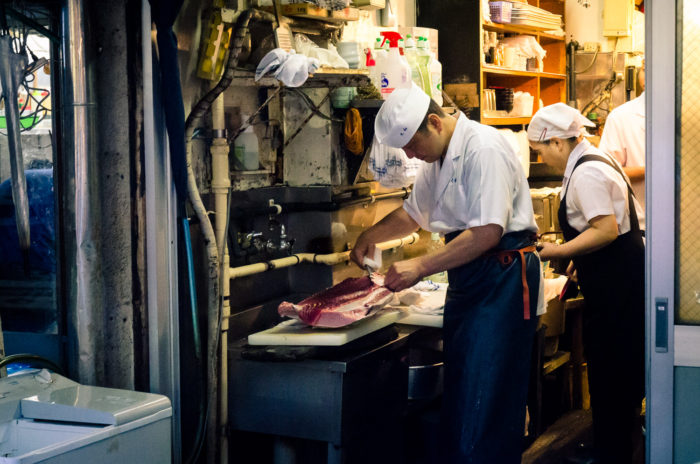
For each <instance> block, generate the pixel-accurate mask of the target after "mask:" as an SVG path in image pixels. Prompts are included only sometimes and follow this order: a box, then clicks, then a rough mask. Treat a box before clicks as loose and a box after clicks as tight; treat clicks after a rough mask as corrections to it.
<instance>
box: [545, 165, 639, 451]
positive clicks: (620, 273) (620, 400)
mask: <svg viewBox="0 0 700 464" xmlns="http://www.w3.org/2000/svg"><path fill="white" fill-rule="evenodd" d="M592 161H600V162H602V163H605V164H607V165H609V166H611V167H613V168H614V169H615V170H616V171H617V172H618V173H619V174H620V175H621V176H622V177H623V179H625V182H626V183H627V196H628V201H629V214H630V231H629V232H627V233H625V234H622V235H620V236H618V237H617V238H616V239H615V240H614V241H613V242H612V243H611V244H609V245H607V246H605V247H603V248H601V249H600V250H597V251H594V252H592V253H588V254H585V255H581V256H577V257H575V258H573V261H574V265H575V267H576V272H577V275H578V283H579V287H580V288H581V292H582V293H583V297H584V299H585V301H586V309H585V310H584V328H583V337H584V349H585V353H586V358H587V361H588V383H589V389H590V394H591V407H592V409H593V429H594V438H595V447H596V452H597V454H598V458H599V460H600V462H603V463H615V464H625V463H629V462H631V459H632V452H633V446H634V443H633V439H634V434H635V432H636V431H637V430H639V428H640V425H641V424H640V423H639V421H638V415H637V414H636V409H637V408H638V407H639V406H640V403H641V400H642V398H643V397H644V380H645V379H644V241H643V233H642V231H641V230H640V228H639V221H638V219H637V211H636V209H635V207H634V202H633V200H632V199H633V197H634V194H633V192H632V188H631V187H630V185H629V182H627V178H626V177H625V175H624V174H623V172H622V170H621V169H620V168H619V167H618V166H617V165H616V163H613V162H611V161H610V160H609V159H607V158H605V157H603V156H600V155H597V154H586V155H584V156H582V157H581V159H579V160H578V162H577V163H576V165H575V166H574V169H573V170H572V172H571V175H570V176H569V181H570V180H571V177H573V173H574V171H576V168H578V167H579V166H580V165H581V164H583V163H586V162H592ZM568 187H569V183H568V182H567V184H566V185H565V186H564V197H563V198H562V201H561V203H560V206H559V212H558V216H559V225H560V226H561V230H562V232H563V233H564V238H565V239H566V241H571V240H573V239H574V238H576V237H577V236H578V235H579V234H580V232H578V231H577V230H576V229H574V228H573V227H571V226H570V225H569V221H568V219H567V216H566V197H567V194H568Z"/></svg>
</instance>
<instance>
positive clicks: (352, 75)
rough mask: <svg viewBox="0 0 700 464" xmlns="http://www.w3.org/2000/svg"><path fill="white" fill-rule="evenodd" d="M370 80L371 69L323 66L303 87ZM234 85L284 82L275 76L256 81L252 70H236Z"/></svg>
mask: <svg viewBox="0 0 700 464" xmlns="http://www.w3.org/2000/svg"><path fill="white" fill-rule="evenodd" d="M369 82H370V80H369V71H367V70H366V69H340V68H326V67H321V68H319V69H317V70H316V72H315V73H313V74H310V75H309V78H308V79H307V81H306V82H305V83H304V84H303V86H302V87H357V86H360V85H366V84H368V83H369ZM232 85H234V86H258V87H281V86H283V85H284V84H282V82H280V81H278V80H277V79H275V78H273V77H269V76H266V77H263V78H262V79H260V80H259V81H257V82H256V81H255V73H254V72H252V71H244V70H240V71H235V72H234V74H233V83H232Z"/></svg>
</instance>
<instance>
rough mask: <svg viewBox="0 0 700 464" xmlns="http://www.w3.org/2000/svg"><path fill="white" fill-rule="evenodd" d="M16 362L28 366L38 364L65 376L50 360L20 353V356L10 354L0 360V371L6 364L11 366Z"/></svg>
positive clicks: (36, 355)
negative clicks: (28, 364)
mask: <svg viewBox="0 0 700 464" xmlns="http://www.w3.org/2000/svg"><path fill="white" fill-rule="evenodd" d="M16 362H29V363H30V364H32V365H34V364H39V365H43V366H46V367H48V368H49V369H51V370H52V371H54V372H55V373H57V374H61V375H65V374H64V373H63V369H61V368H60V367H59V366H58V365H57V364H55V363H54V362H53V361H51V360H50V359H46V358H44V357H42V356H39V355H38V354H31V353H20V354H11V355H9V356H5V357H4V358H2V359H0V369H2V368H3V367H5V366H7V365H8V364H13V363H16Z"/></svg>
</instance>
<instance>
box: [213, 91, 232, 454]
mask: <svg viewBox="0 0 700 464" xmlns="http://www.w3.org/2000/svg"><path fill="white" fill-rule="evenodd" d="M212 129H213V130H214V140H213V141H212V146H211V156H212V161H211V162H212V181H211V188H212V193H213V194H214V213H215V217H214V233H215V236H216V244H217V246H218V251H219V256H221V257H222V262H223V267H222V272H221V274H220V275H221V283H220V285H221V291H222V308H221V327H220V330H221V348H220V352H219V360H220V361H219V363H220V364H219V375H220V378H219V394H218V395H217V396H218V397H219V421H218V426H217V428H216V429H217V431H219V430H223V431H224V433H222V434H221V436H220V437H219V438H220V442H219V453H220V454H219V459H220V462H221V463H222V464H225V463H226V462H228V437H227V436H226V433H225V431H226V429H227V425H228V379H227V375H228V369H227V363H228V357H227V351H228V319H229V315H230V314H231V307H230V304H229V295H230V285H231V280H230V279H229V278H228V268H229V264H228V263H229V256H228V249H227V247H226V219H227V217H228V211H227V210H228V195H229V190H230V188H231V179H230V177H229V162H228V152H229V147H228V143H227V141H226V122H225V117H224V94H223V92H222V93H220V94H219V95H218V96H217V97H216V99H215V100H214V104H213V107H212Z"/></svg>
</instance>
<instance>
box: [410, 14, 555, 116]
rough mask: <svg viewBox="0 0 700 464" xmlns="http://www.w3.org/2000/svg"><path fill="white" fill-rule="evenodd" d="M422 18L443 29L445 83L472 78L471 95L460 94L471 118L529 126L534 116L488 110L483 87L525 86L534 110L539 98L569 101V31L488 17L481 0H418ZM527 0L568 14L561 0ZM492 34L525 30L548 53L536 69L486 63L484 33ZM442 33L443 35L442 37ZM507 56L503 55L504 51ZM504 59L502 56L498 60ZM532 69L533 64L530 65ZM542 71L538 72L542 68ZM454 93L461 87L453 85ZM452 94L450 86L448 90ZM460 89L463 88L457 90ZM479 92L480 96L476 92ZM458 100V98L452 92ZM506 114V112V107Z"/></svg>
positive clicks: (425, 23)
mask: <svg viewBox="0 0 700 464" xmlns="http://www.w3.org/2000/svg"><path fill="white" fill-rule="evenodd" d="M416 2H417V6H418V8H417V10H418V23H419V24H421V25H423V26H425V27H434V28H439V29H440V34H441V35H440V60H441V61H442V66H443V79H442V80H443V83H444V86H443V88H444V89H447V87H448V85H450V84H457V83H462V84H463V83H469V85H473V86H474V87H475V89H472V90H470V93H469V96H471V97H472V98H470V99H465V98H462V99H461V100H460V104H461V105H463V108H464V109H466V110H467V111H469V112H470V114H471V115H472V116H473V118H474V119H475V120H477V121H479V122H481V123H483V124H488V125H492V126H515V127H517V126H526V125H527V124H529V123H530V120H531V118H530V117H501V116H498V115H497V114H496V113H492V112H490V111H484V107H485V105H484V95H485V92H484V90H485V89H489V88H499V87H501V88H512V89H513V92H514V93H515V92H527V93H529V94H530V95H532V97H533V100H534V101H533V103H534V104H533V110H535V109H536V108H539V103H540V102H542V104H544V105H551V104H553V103H557V102H565V101H566V89H567V86H566V83H567V75H566V37H565V36H564V35H557V34H556V33H551V32H552V31H550V32H546V31H547V30H548V29H547V28H545V27H537V26H526V25H522V24H500V23H494V22H491V21H484V20H483V19H482V18H483V15H482V13H483V10H484V9H485V8H488V6H486V7H484V3H483V2H482V1H481V0H441V1H440V2H436V1H435V0H416ZM527 3H528V4H530V5H532V6H534V7H537V8H542V9H543V10H546V11H549V12H550V13H553V14H557V15H561V17H562V20H565V15H566V11H565V3H564V2H563V0H527ZM485 32H489V33H490V34H491V35H496V34H498V35H503V34H505V35H517V34H523V35H527V36H530V37H533V38H534V39H535V40H536V41H537V43H538V44H539V45H540V46H541V47H542V48H543V49H544V50H545V52H546V56H545V57H544V59H543V61H542V62H541V64H540V66H541V67H539V68H537V67H536V68H535V69H534V70H532V71H527V70H522V69H523V68H524V65H522V64H521V63H520V62H518V65H519V68H520V69H517V70H516V69H510V68H505V67H502V66H494V65H493V64H487V63H485V59H484V58H485V57H484V54H483V50H482V49H481V48H480V45H481V44H483V37H484V33H485ZM443 39H444V40H443ZM504 58H505V57H504ZM498 62H499V64H502V62H501V61H498ZM531 69H532V68H531ZM540 69H541V70H542V71H543V72H540V71H539V70H540ZM452 90H453V93H454V92H456V91H457V90H458V89H457V88H455V87H453V89H452ZM448 94H449V92H448ZM456 95H462V94H456ZM474 97H476V98H474ZM453 100H454V98H453ZM506 114H507V113H506Z"/></svg>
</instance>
